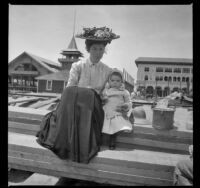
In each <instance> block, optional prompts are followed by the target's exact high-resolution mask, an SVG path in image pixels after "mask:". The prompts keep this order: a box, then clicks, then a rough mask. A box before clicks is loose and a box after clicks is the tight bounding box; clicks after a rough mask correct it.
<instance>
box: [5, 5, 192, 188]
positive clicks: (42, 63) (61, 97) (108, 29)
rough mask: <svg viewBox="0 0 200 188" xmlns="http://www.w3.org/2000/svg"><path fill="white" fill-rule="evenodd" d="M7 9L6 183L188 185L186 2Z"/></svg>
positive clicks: (189, 117)
mask: <svg viewBox="0 0 200 188" xmlns="http://www.w3.org/2000/svg"><path fill="white" fill-rule="evenodd" d="M8 12H9V13H8V186H21V185H37V186H38V185H40V186H60V185H64V186H180V185H189V186H192V185H193V4H171V5H170V4H166V5H164V4H161V5H150V4H149V5H148V4H147V5H22V4H20V5H17V4H9V5H8Z"/></svg>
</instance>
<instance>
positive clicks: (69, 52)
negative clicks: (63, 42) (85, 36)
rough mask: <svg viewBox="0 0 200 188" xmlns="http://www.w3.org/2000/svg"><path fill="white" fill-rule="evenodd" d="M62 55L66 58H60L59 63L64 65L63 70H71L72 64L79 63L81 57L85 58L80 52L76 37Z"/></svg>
mask: <svg viewBox="0 0 200 188" xmlns="http://www.w3.org/2000/svg"><path fill="white" fill-rule="evenodd" d="M61 54H62V55H63V56H65V57H63V58H58V61H59V62H60V63H61V64H62V70H64V69H67V70H70V69H71V66H72V63H74V62H77V61H78V60H79V57H83V54H82V53H81V52H80V51H79V50H78V48H77V45H76V41H75V38H74V35H73V37H72V39H71V42H70V44H69V46H68V48H67V49H66V50H63V51H62V52H61Z"/></svg>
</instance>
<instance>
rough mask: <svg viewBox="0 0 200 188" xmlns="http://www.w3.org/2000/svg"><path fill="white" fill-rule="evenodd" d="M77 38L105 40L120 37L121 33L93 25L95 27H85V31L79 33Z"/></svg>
mask: <svg viewBox="0 0 200 188" xmlns="http://www.w3.org/2000/svg"><path fill="white" fill-rule="evenodd" d="M76 37H77V38H82V39H91V40H105V41H111V40H113V39H117V38H119V35H116V34H115V33H113V32H112V30H111V29H109V28H107V27H99V28H97V27H93V28H86V27H85V28H83V33H81V34H77V35H76Z"/></svg>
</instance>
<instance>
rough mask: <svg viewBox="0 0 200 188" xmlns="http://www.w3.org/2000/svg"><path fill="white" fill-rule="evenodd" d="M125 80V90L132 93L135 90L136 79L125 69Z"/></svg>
mask: <svg viewBox="0 0 200 188" xmlns="http://www.w3.org/2000/svg"><path fill="white" fill-rule="evenodd" d="M123 78H124V85H125V88H126V89H127V90H128V91H129V92H130V93H132V92H133V89H134V78H133V77H132V76H131V75H130V74H129V73H128V72H127V71H126V70H125V69H123Z"/></svg>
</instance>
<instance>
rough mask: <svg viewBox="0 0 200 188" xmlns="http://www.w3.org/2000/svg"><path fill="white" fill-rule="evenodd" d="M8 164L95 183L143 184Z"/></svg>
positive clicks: (13, 164) (17, 167) (13, 165)
mask: <svg viewBox="0 0 200 188" xmlns="http://www.w3.org/2000/svg"><path fill="white" fill-rule="evenodd" d="M8 166H12V167H13V168H15V169H21V170H27V169H28V170H29V171H32V172H38V173H42V174H47V175H49V174H50V175H52V176H59V177H67V178H73V179H80V180H87V181H93V182H97V183H105V184H116V185H122V186H123V185H124V186H131V185H132V186H138V185H140V186H141V185H144V184H138V183H132V182H131V183H129V182H121V181H120V180H114V181H113V180H112V179H109V178H104V179H99V178H96V177H93V176H86V175H80V174H76V175H74V174H72V173H66V172H65V173H63V172H60V171H56V170H54V171H51V173H50V172H49V170H48V169H41V168H38V167H36V166H26V165H23V164H22V165H18V164H15V163H12V164H11V163H10V164H8Z"/></svg>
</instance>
